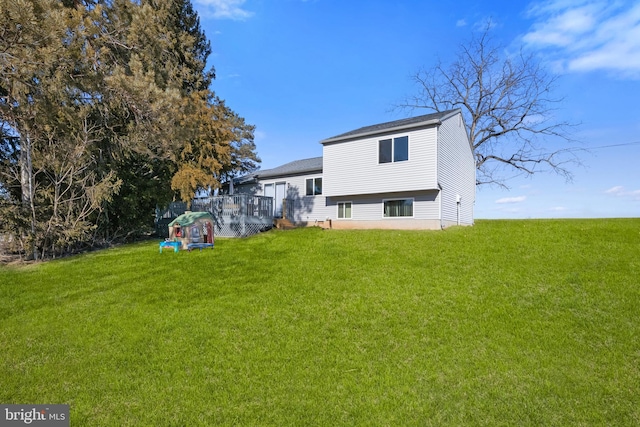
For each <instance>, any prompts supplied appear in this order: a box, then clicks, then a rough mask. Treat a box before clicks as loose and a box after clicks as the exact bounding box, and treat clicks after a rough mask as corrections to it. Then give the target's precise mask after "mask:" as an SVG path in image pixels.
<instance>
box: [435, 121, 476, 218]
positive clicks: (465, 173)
mask: <svg viewBox="0 0 640 427" xmlns="http://www.w3.org/2000/svg"><path fill="white" fill-rule="evenodd" d="M438 132H439V135H438V182H439V183H440V186H441V188H442V196H441V197H442V200H441V203H442V207H441V209H442V220H443V221H446V222H447V223H449V224H455V223H457V222H458V219H459V221H460V224H473V208H474V203H475V188H476V185H475V184H476V166H475V160H474V157H473V154H472V152H471V149H470V147H469V142H468V141H469V140H468V138H467V133H466V130H465V127H464V123H463V121H462V118H461V115H460V114H457V115H455V116H453V117H450V118H449V119H447V120H445V121H444V122H443V123H442V125H441V126H440V128H439V129H438ZM457 196H460V204H459V206H458V203H457V201H456V200H457ZM458 215H459V218H458Z"/></svg>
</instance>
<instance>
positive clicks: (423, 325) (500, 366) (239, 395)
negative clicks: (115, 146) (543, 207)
mask: <svg viewBox="0 0 640 427" xmlns="http://www.w3.org/2000/svg"><path fill="white" fill-rule="evenodd" d="M0 346H1V347H0V356H1V357H0V403H67V404H69V405H70V406H71V425H72V426H124V425H130V426H170V425H175V426H192V425H250V426H256V425H274V426H288V425H304V426H307V425H349V426H351V425H366V426H372V425H388V426H408V425H420V426H431V425H432V426H442V425H451V426H464V425H469V426H477V425H486V426H500V425H504V426H514V425H518V426H521V425H535V426H557V425H569V426H592V425H594V426H637V425H640V219H616V220H526V221H478V223H477V225H476V226H474V227H468V228H451V229H448V230H445V231H424V232H416V231H346V230H344V231H338V230H328V231H322V230H320V229H298V230H291V231H272V232H268V233H265V234H261V235H257V236H254V237H251V238H248V239H243V240H223V239H218V241H217V243H216V248H215V249H214V250H203V251H202V252H198V251H195V252H191V253H188V252H180V253H177V254H175V253H173V252H172V251H169V250H166V251H164V252H163V253H162V254H159V253H158V248H157V241H154V242H146V243H141V244H135V245H129V246H124V247H120V248H116V249H111V250H105V251H100V252H94V253H90V254H86V255H82V256H77V257H73V258H68V259H63V260H58V261H53V262H48V263H43V264H35V265H28V266H21V267H0Z"/></svg>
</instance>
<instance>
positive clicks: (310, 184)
mask: <svg viewBox="0 0 640 427" xmlns="http://www.w3.org/2000/svg"><path fill="white" fill-rule="evenodd" d="M320 194H322V178H309V179H307V196H317V195H320Z"/></svg>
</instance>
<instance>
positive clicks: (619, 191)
mask: <svg viewBox="0 0 640 427" xmlns="http://www.w3.org/2000/svg"><path fill="white" fill-rule="evenodd" d="M623 192H624V187H623V186H621V185H616V186H615V187H611V188H610V189H608V190H607V191H605V193H606V194H613V195H619V194H622V193H623Z"/></svg>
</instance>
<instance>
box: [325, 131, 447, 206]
mask: <svg viewBox="0 0 640 427" xmlns="http://www.w3.org/2000/svg"><path fill="white" fill-rule="evenodd" d="M403 136H407V137H408V152H409V156H408V157H409V159H408V160H407V161H399V162H390V163H382V164H380V163H379V141H380V140H384V139H392V140H393V139H394V138H398V137H403ZM436 136H437V132H436V126H435V125H432V126H430V127H427V128H424V129H418V130H414V131H409V132H407V131H403V132H398V133H391V134H383V135H373V136H371V137H364V138H361V139H352V140H347V141H341V142H335V143H325V144H324V145H323V163H324V165H323V178H324V180H323V186H324V188H323V193H324V195H325V196H329V197H331V196H341V195H365V194H376V193H391V192H397V191H419V190H425V189H436V188H437V180H436Z"/></svg>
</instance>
